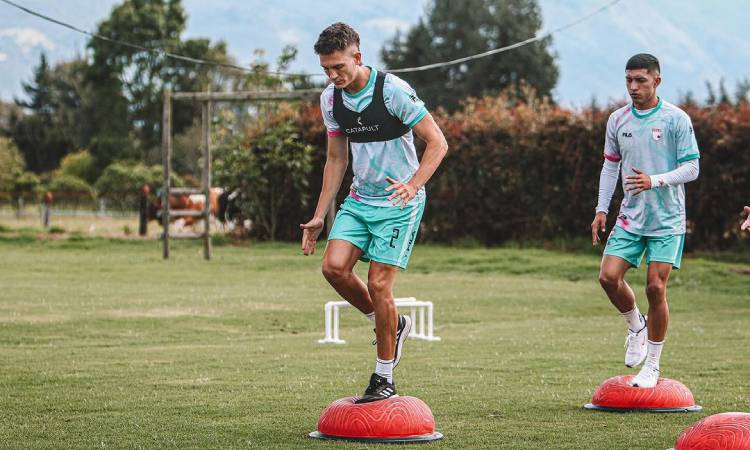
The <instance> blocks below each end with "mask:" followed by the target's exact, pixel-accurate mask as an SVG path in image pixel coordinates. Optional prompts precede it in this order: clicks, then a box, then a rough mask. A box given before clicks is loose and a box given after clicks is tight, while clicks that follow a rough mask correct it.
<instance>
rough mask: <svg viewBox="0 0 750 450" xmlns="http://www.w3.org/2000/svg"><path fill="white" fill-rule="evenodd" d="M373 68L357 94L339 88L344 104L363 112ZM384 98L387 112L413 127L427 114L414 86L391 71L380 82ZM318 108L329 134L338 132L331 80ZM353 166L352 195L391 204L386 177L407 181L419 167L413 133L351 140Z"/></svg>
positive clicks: (422, 195) (421, 196) (372, 84)
mask: <svg viewBox="0 0 750 450" xmlns="http://www.w3.org/2000/svg"><path fill="white" fill-rule="evenodd" d="M376 75H377V72H376V71H375V69H372V68H371V70H370V79H369V81H368V82H367V85H366V86H365V87H364V88H363V89H362V90H361V91H359V92H357V93H356V94H349V93H348V92H346V91H343V92H342V94H343V95H342V96H341V97H342V99H343V103H344V107H346V108H347V109H349V110H351V111H354V112H362V111H363V110H364V109H365V108H367V106H369V105H370V103H371V102H372V98H373V92H374V90H375V77H376ZM383 98H384V101H385V106H386V109H387V110H388V112H389V113H390V114H392V115H393V116H395V117H396V118H398V119H399V120H401V122H403V123H404V124H405V125H407V126H408V127H409V128H413V127H414V126H415V125H416V124H417V123H419V121H420V120H422V119H423V118H424V117H425V116H426V115H427V109H426V108H425V106H424V102H422V100H420V99H419V97H417V94H416V92H415V91H414V89H412V88H411V86H409V84H408V83H406V82H405V81H404V80H402V79H400V78H398V77H397V76H395V75H393V74H386V76H385V83H384V85H383ZM320 109H321V111H322V113H323V121H324V123H325V126H326V128H327V129H328V136H341V135H343V132H342V131H341V129H340V126H339V124H338V123H337V122H336V119H334V117H333V84H329V85H328V86H327V87H326V88H325V90H324V91H323V93H322V94H321V96H320ZM351 148H352V168H353V170H354V181H353V183H352V192H353V194H354V195H353V196H354V197H355V198H356V199H357V200H359V201H361V202H363V203H366V204H369V205H373V206H392V205H391V202H390V201H389V200H388V195H390V194H391V193H390V192H386V190H385V189H386V188H387V187H388V186H389V185H390V183H388V181H386V179H385V178H386V177H391V178H393V179H396V180H399V181H404V182H406V181H409V180H410V179H411V177H413V176H414V173H415V172H416V171H417V169H418V168H419V159H418V158H417V152H416V149H415V148H414V136H413V135H412V132H411V131H409V132H408V133H406V134H405V135H403V136H401V137H399V138H396V139H392V140H390V141H383V142H365V143H358V142H352V143H351ZM424 199H425V190H424V188H422V189H421V190H420V191H419V193H418V194H417V196H416V197H414V200H412V201H414V202H423V201H424Z"/></svg>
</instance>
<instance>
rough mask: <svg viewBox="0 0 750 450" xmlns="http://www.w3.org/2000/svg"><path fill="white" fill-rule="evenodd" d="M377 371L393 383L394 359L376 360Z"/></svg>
mask: <svg viewBox="0 0 750 450" xmlns="http://www.w3.org/2000/svg"><path fill="white" fill-rule="evenodd" d="M375 373H376V374H378V375H379V376H381V377H383V378H385V379H387V380H388V382H389V383H393V360H392V359H389V360H382V359H380V358H377V359H376V360H375Z"/></svg>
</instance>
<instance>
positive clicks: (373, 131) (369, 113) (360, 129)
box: [333, 69, 410, 142]
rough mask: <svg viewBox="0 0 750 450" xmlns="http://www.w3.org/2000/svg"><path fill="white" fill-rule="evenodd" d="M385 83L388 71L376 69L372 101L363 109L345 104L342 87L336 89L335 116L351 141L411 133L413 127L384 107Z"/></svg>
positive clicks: (392, 137)
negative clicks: (355, 108) (351, 108)
mask: <svg viewBox="0 0 750 450" xmlns="http://www.w3.org/2000/svg"><path fill="white" fill-rule="evenodd" d="M370 70H375V69H370ZM384 84H385V74H384V73H381V72H377V75H376V77H375V91H374V92H373V94H372V101H371V102H370V104H369V105H367V107H366V108H365V109H364V110H363V111H362V112H354V111H352V110H350V109H348V108H347V107H346V106H344V99H343V98H342V97H341V96H342V94H341V89H336V88H334V89H333V118H334V119H336V122H337V123H338V124H339V126H340V127H341V131H343V132H344V134H345V135H346V137H347V138H349V142H383V141H390V140H391V139H396V138H399V137H401V136H403V135H405V134H406V133H408V132H409V130H410V128H409V127H408V126H406V125H405V124H404V123H403V122H401V120H400V119H398V118H397V117H395V116H393V115H392V114H391V113H389V112H388V109H387V108H386V107H385V99H384V98H383V85H384Z"/></svg>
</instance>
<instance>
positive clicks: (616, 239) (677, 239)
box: [604, 226, 685, 269]
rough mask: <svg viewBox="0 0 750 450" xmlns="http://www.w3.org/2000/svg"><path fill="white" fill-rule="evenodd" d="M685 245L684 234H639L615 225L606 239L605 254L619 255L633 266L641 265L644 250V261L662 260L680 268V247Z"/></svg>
mask: <svg viewBox="0 0 750 450" xmlns="http://www.w3.org/2000/svg"><path fill="white" fill-rule="evenodd" d="M684 245H685V235H684V234H670V235H668V236H641V235H640V234H633V233H630V232H628V231H625V230H624V229H622V228H621V227H618V226H616V227H615V228H614V229H613V230H612V232H611V233H610V235H609V239H607V247H606V248H605V249H604V254H605V255H612V256H619V257H620V258H622V259H624V260H625V261H627V262H629V263H630V264H631V265H632V266H633V267H639V266H640V265H641V259H642V258H643V253H644V251H645V252H646V263H647V264H648V263H652V262H664V263H670V264H672V267H674V268H675V269H679V268H680V262H681V261H682V247H683V246H684Z"/></svg>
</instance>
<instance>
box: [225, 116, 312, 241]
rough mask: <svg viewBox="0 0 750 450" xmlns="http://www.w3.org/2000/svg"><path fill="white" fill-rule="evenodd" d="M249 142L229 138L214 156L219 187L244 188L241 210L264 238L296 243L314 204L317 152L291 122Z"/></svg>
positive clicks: (281, 123)
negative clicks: (310, 203) (314, 157)
mask: <svg viewBox="0 0 750 450" xmlns="http://www.w3.org/2000/svg"><path fill="white" fill-rule="evenodd" d="M248 140H249V142H247V143H245V142H243V140H242V139H240V138H237V137H228V138H225V139H224V141H223V142H222V143H220V144H219V145H218V146H217V148H216V149H215V151H214V177H215V180H216V182H217V184H218V185H221V186H226V187H230V188H240V190H241V195H240V196H239V198H238V206H239V207H240V209H241V210H242V211H243V214H244V215H245V216H246V217H248V218H249V219H250V220H252V221H253V224H254V234H255V235H256V236H257V237H259V238H262V239H271V240H276V239H281V240H288V239H296V237H297V235H298V234H299V217H300V213H301V212H302V211H304V208H305V207H306V206H307V203H308V200H309V199H310V192H309V189H308V187H309V185H308V183H309V179H310V176H311V170H312V154H313V147H312V146H310V145H309V144H307V143H306V142H304V141H303V140H302V138H301V135H300V132H299V128H297V127H296V126H295V125H294V123H293V122H292V121H291V120H282V121H281V122H279V123H277V124H271V125H270V126H269V127H268V128H266V129H264V130H263V131H262V132H261V133H260V134H258V135H257V136H251V137H250V138H249V139H248Z"/></svg>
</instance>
